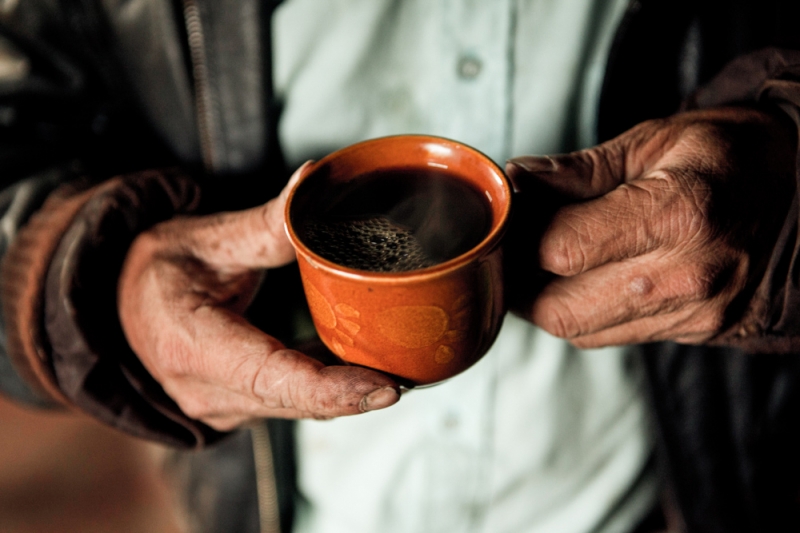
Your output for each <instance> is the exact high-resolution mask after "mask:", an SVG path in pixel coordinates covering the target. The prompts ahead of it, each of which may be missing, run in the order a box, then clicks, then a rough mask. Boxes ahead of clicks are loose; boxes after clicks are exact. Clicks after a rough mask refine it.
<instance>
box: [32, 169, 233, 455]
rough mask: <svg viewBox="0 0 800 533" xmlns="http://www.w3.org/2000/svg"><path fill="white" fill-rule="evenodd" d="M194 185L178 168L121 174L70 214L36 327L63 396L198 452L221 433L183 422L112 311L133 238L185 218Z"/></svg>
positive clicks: (193, 203)
mask: <svg viewBox="0 0 800 533" xmlns="http://www.w3.org/2000/svg"><path fill="white" fill-rule="evenodd" d="M198 201H199V188H198V187H197V185H196V184H195V182H194V181H193V180H192V179H190V178H189V177H188V176H187V175H185V174H183V173H182V172H180V171H177V170H159V171H148V172H141V173H137V174H132V175H126V176H123V177H121V178H117V179H115V180H114V181H113V182H112V183H111V184H110V185H109V186H106V187H104V188H103V189H102V190H98V191H97V192H95V193H94V194H93V195H92V196H91V198H90V199H89V200H88V201H87V202H86V203H85V204H84V205H83V207H82V208H81V209H80V211H79V212H78V213H77V215H76V216H75V218H74V219H73V221H72V223H71V224H70V226H69V228H67V230H66V232H65V233H64V235H63V237H62V238H61V241H60V242H59V244H58V247H57V248H56V250H55V253H54V254H53V259H52V261H51V262H50V268H49V270H48V272H47V273H46V277H45V278H44V279H43V280H42V281H43V287H42V290H43V292H44V326H45V329H46V332H47V338H48V339H49V342H50V358H51V364H52V368H53V373H54V376H55V380H56V382H57V384H58V387H59V389H60V391H61V393H62V394H63V395H64V396H65V397H66V398H67V399H68V400H69V401H70V402H71V403H72V404H73V405H75V406H76V407H78V408H79V409H80V410H82V411H84V412H86V413H88V414H90V415H92V416H93V417H95V418H97V419H99V420H100V421H103V422H105V423H107V424H109V425H111V426H113V427H116V428H118V429H121V430H123V431H126V432H128V433H130V434H133V435H136V436H139V437H143V438H146V439H150V440H158V441H161V442H164V443H167V444H170V445H173V446H180V447H188V448H197V447H202V446H204V445H206V444H209V443H211V442H214V441H216V440H219V439H220V438H221V437H222V436H223V434H222V433H219V432H217V431H214V430H213V429H211V428H210V427H208V426H206V425H205V424H202V423H201V422H198V421H195V420H192V419H190V418H189V417H187V416H186V415H185V414H183V412H181V410H180V409H179V408H178V406H177V405H176V404H175V403H174V402H173V401H172V400H171V399H170V398H169V396H167V394H166V393H165V392H164V391H163V389H162V388H161V386H160V385H159V384H158V383H157V382H156V381H155V380H154V379H153V378H152V377H151V376H150V374H149V373H148V372H147V371H146V370H145V369H144V367H143V366H142V364H141V363H140V362H139V360H138V358H137V357H136V356H135V354H134V353H133V352H132V350H131V348H130V346H129V345H128V343H127V341H126V339H125V335H124V333H123V331H122V327H121V325H120V323H119V318H118V315H117V300H116V297H117V280H118V278H119V273H120V271H121V269H122V264H123V261H124V259H125V256H126V254H127V251H128V248H129V247H130V244H131V242H132V241H133V239H134V238H135V237H136V235H138V234H139V233H141V232H142V231H144V230H146V229H148V228H149V227H151V226H153V225H154V224H156V223H158V222H161V221H163V220H166V219H169V218H172V217H174V216H178V215H181V214H185V213H189V212H192V211H193V210H194V209H195V208H196V207H197V205H198Z"/></svg>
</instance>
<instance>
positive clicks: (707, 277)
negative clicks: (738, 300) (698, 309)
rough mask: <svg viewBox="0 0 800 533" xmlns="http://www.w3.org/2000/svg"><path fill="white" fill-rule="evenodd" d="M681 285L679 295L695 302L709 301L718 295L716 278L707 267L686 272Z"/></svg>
mask: <svg viewBox="0 0 800 533" xmlns="http://www.w3.org/2000/svg"><path fill="white" fill-rule="evenodd" d="M679 283H680V290H679V293H680V294H682V295H683V296H685V297H687V298H688V299H690V300H693V301H703V300H708V299H709V298H711V297H712V296H714V294H715V293H716V290H715V283H714V276H713V274H712V272H711V271H710V269H708V268H707V267H705V266H698V267H695V268H692V269H689V270H688V271H685V272H684V274H683V276H681V277H680V278H679Z"/></svg>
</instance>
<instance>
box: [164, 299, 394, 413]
mask: <svg viewBox="0 0 800 533" xmlns="http://www.w3.org/2000/svg"><path fill="white" fill-rule="evenodd" d="M187 322H191V323H192V326H191V329H189V328H187V330H188V331H192V333H193V338H192V339H191V341H190V342H189V343H187V346H189V347H190V348H189V349H188V350H186V352H187V353H186V354H185V355H184V357H183V360H182V361H180V362H179V363H178V364H177V365H174V366H173V367H172V368H171V369H170V370H171V372H170V375H169V376H166V378H167V379H166V380H165V379H160V381H162V382H164V381H168V380H170V378H171V379H173V380H174V379H181V378H184V379H187V378H188V379H189V380H190V381H195V382H201V383H206V384H208V385H211V386H215V387H219V388H222V389H225V390H228V391H231V392H234V393H237V394H241V395H244V396H245V397H247V398H249V399H250V401H251V402H252V405H253V408H252V409H250V410H248V411H247V412H249V413H251V414H253V415H256V416H292V417H294V416H304V417H334V416H343V415H350V414H356V413H360V412H364V411H370V410H375V409H380V408H383V407H388V406H389V405H391V404H393V403H395V402H396V401H397V400H398V399H399V387H398V386H397V384H396V383H395V382H394V381H393V380H392V379H391V378H389V377H388V376H386V375H384V374H381V373H379V372H375V371H373V370H369V369H366V368H360V367H345V366H341V367H333V366H331V367H326V366H323V365H322V364H321V363H319V362H318V361H316V360H314V359H312V358H310V357H307V356H305V355H304V354H301V353H299V352H296V351H293V350H287V349H285V348H284V347H283V346H282V345H281V344H280V343H279V342H278V341H277V340H276V339H274V338H272V337H270V336H268V335H266V334H264V333H263V332H261V331H260V330H258V329H257V328H255V327H253V326H252V325H250V324H249V323H247V322H246V321H245V320H244V319H242V318H241V317H240V316H238V315H235V314H233V313H231V312H229V311H227V310H225V309H221V308H217V307H211V306H206V307H201V308H198V309H197V310H196V311H195V312H194V313H193V316H192V317H191V318H189V319H187ZM209 347H213V349H211V348H209ZM176 401H177V398H176ZM179 404H180V403H179Z"/></svg>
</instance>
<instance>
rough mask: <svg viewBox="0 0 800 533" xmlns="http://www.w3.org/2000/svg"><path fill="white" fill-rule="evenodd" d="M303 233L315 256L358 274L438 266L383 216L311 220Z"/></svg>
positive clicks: (413, 239)
mask: <svg viewBox="0 0 800 533" xmlns="http://www.w3.org/2000/svg"><path fill="white" fill-rule="evenodd" d="M303 233H304V237H305V238H304V240H305V241H306V244H307V245H308V247H309V248H311V249H312V250H313V251H314V252H316V253H317V254H319V255H320V256H322V257H324V258H325V259H327V260H328V261H332V262H334V263H336V264H339V265H342V266H345V267H349V268H354V269H357V270H367V271H370V272H407V271H410V270H418V269H421V268H427V267H430V266H433V265H435V264H436V261H433V260H432V259H431V258H430V257H428V255H427V254H426V253H425V251H424V250H423V248H422V246H421V245H420V243H419V241H418V240H417V238H416V237H415V236H414V234H413V233H412V232H411V231H410V230H408V229H406V228H404V227H402V226H399V225H397V224H394V223H393V222H392V221H391V220H389V219H388V218H386V217H383V216H375V217H368V218H359V219H351V220H337V221H329V220H311V221H309V222H308V223H307V224H306V225H305V228H304V232H303Z"/></svg>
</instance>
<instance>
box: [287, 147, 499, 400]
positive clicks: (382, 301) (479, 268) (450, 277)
mask: <svg viewBox="0 0 800 533" xmlns="http://www.w3.org/2000/svg"><path fill="white" fill-rule="evenodd" d="M430 168H435V169H446V170H447V172H448V173H449V174H450V175H452V176H454V177H456V178H458V179H461V180H464V181H466V182H468V183H469V184H470V185H471V186H472V187H474V188H475V189H477V190H479V191H480V192H482V193H483V194H484V195H485V197H486V205H487V207H488V210H489V213H490V219H491V222H490V226H489V229H488V233H487V235H486V236H485V237H484V238H483V240H482V241H481V242H480V243H478V244H477V245H476V246H475V247H473V248H472V249H470V250H469V251H467V252H466V253H463V254H461V255H459V256H457V257H455V258H453V259H450V260H448V261H445V262H443V263H440V264H437V265H434V266H432V267H428V268H424V269H420V270H413V271H408V272H393V273H378V272H368V271H363V270H356V269H352V268H347V267H344V266H341V265H338V264H335V263H333V262H331V261H328V260H326V259H324V258H322V257H320V256H319V255H317V254H316V253H314V252H313V251H312V250H310V249H309V248H308V247H307V246H306V244H305V243H304V242H303V241H302V240H301V239H300V237H299V236H298V231H297V228H298V227H299V226H298V225H299V223H301V222H302V220H303V218H304V216H307V214H308V213H307V212H308V210H309V209H311V208H310V207H309V206H310V205H312V204H314V203H315V202H319V198H318V196H319V195H320V194H324V192H321V191H324V190H325V186H324V185H326V184H331V183H341V182H347V181H350V180H353V179H358V178H359V177H360V176H364V175H367V174H372V175H374V173H375V172H380V171H384V170H385V171H392V170H396V169H403V170H409V169H411V170H413V169H419V170H426V169H430ZM315 194H316V195H317V198H315ZM312 200H313V201H312ZM510 202H511V190H510V187H509V185H508V181H507V180H506V178H505V176H504V175H503V172H502V171H501V170H500V169H499V168H498V167H497V165H495V164H494V163H493V162H492V161H491V160H490V159H489V158H488V157H486V156H485V155H483V154H481V153H480V152H478V151H477V150H474V149H472V148H470V147H468V146H465V145H463V144H460V143H457V142H455V141H451V140H447V139H442V138H437V137H429V136H418V135H403V136H394V137H384V138H379V139H373V140H369V141H365V142H362V143H359V144H355V145H352V146H350V147H347V148H344V149H342V150H339V151H337V152H334V153H333V154H331V155H329V156H327V157H325V158H324V159H322V160H320V161H318V162H316V163H314V164H313V165H312V166H311V167H309V168H308V169H307V170H306V172H305V173H304V175H303V177H302V178H301V179H300V181H299V183H298V184H297V185H296V186H295V188H294V189H293V190H292V191H291V193H290V196H289V200H288V202H287V205H286V212H285V219H286V229H287V233H288V234H289V238H290V240H291V241H292V244H293V245H294V247H295V249H296V251H297V256H298V264H299V268H300V274H301V277H302V280H303V286H304V289H305V293H306V298H307V300H308V304H309V308H310V310H311V315H312V318H313V320H314V324H315V326H316V328H317V331H318V333H319V335H320V338H321V339H322V341H323V342H324V343H325V344H326V345H327V346H328V348H330V350H331V351H332V352H333V353H335V354H336V355H337V356H338V357H340V358H341V359H342V360H343V361H345V362H347V363H350V364H356V365H362V366H366V367H370V368H374V369H377V370H381V371H383V372H387V373H389V374H392V375H394V376H397V377H398V378H401V379H402V380H405V381H406V382H408V383H410V384H414V385H427V384H432V383H436V382H439V381H442V380H444V379H447V378H449V377H451V376H454V375H456V374H458V373H459V372H462V371H463V370H465V369H467V368H468V367H470V366H471V365H473V364H474V363H475V362H476V361H477V360H478V359H480V358H481V357H482V356H483V355H484V354H485V353H486V351H487V350H488V349H489V347H490V346H491V344H492V343H493V342H494V339H495V337H496V336H497V332H498V330H499V329H500V325H501V323H502V319H503V315H504V312H505V308H504V304H503V281H502V265H501V263H502V258H501V254H502V250H501V246H500V241H501V239H502V236H503V233H504V231H505V228H506V224H507V222H508V218H509V213H510Z"/></svg>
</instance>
